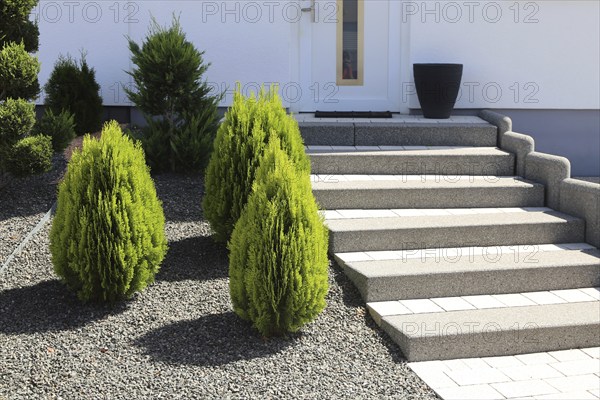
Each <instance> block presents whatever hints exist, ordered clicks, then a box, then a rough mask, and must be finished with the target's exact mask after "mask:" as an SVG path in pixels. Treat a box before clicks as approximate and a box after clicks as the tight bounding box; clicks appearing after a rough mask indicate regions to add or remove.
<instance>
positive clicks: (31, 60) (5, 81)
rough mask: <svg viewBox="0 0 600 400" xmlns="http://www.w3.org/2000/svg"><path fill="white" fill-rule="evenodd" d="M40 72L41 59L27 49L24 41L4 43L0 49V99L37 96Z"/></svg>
mask: <svg viewBox="0 0 600 400" xmlns="http://www.w3.org/2000/svg"><path fill="white" fill-rule="evenodd" d="M0 35H2V32H0ZM39 72H40V62H39V60H38V59H37V57H34V56H32V55H31V54H29V53H28V52H27V50H25V45H24V44H23V43H15V42H7V43H4V45H3V46H2V49H1V50H0V100H5V99H7V98H13V99H25V100H31V99H34V98H35V97H37V95H38V93H39V92H40V84H39V82H38V77H37V76H38V74H39Z"/></svg>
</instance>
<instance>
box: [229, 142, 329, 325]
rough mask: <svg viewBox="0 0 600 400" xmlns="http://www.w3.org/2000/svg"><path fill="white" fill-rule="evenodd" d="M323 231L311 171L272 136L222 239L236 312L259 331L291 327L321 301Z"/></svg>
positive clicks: (309, 315)
mask: <svg viewBox="0 0 600 400" xmlns="http://www.w3.org/2000/svg"><path fill="white" fill-rule="evenodd" d="M327 243H328V232H327V229H326V228H325V226H324V224H323V219H322V217H321V216H320V215H319V214H318V209H317V204H316V202H315V199H314V197H313V194H312V190H311V184H310V177H309V175H308V174H306V173H304V172H301V171H298V170H296V168H295V165H294V164H293V163H292V162H291V161H290V159H289V158H288V156H287V155H286V153H285V152H284V151H283V150H282V149H281V147H280V141H279V138H277V137H273V138H272V139H271V141H270V142H269V146H268V148H267V150H266V151H265V155H264V157H263V158H262V160H261V164H260V167H259V169H258V171H257V172H256V180H255V182H254V185H253V191H252V194H251V195H250V197H249V199H248V203H247V205H246V207H245V208H244V210H243V211H242V214H241V216H240V218H239V220H238V222H237V223H236V225H235V229H234V230H233V233H232V235H231V241H230V242H229V249H230V251H231V252H230V256H229V279H230V283H229V285H230V294H231V300H232V303H233V308H234V310H235V312H236V313H237V314H238V315H239V316H240V317H242V318H244V319H248V320H250V321H252V323H253V325H254V326H255V327H256V328H257V329H258V330H259V331H260V332H261V333H262V334H263V335H264V336H272V335H279V334H282V333H285V332H295V331H297V330H298V329H299V328H300V327H302V325H304V324H305V323H307V322H309V321H311V320H313V319H314V318H315V317H316V316H317V315H318V314H319V313H320V312H321V311H322V310H323V308H324V307H325V296H326V294H327V289H328V278H327V275H328V265H329V263H328V258H327Z"/></svg>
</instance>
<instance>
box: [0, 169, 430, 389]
mask: <svg viewBox="0 0 600 400" xmlns="http://www.w3.org/2000/svg"><path fill="white" fill-rule="evenodd" d="M34 179H36V178H34ZM155 180H156V186H157V190H158V194H159V197H160V198H161V200H162V201H163V207H164V210H165V216H166V220H167V223H166V234H167V238H168V241H169V247H170V248H169V252H168V253H167V257H166V259H165V261H164V263H163V265H162V267H161V270H160V272H159V273H158V275H157V276H156V283H154V284H153V285H151V286H149V287H148V288H147V289H146V290H144V291H143V292H141V293H137V294H135V295H134V296H133V298H132V299H131V300H130V301H125V302H122V303H117V305H115V306H114V307H112V308H111V307H110V306H98V305H82V304H81V302H80V301H79V300H78V299H77V298H76V296H75V295H74V294H73V293H72V292H70V291H68V290H67V289H66V287H64V286H63V285H62V284H61V283H60V282H59V281H58V279H57V278H56V276H55V275H54V272H53V270H52V263H51V259H50V253H49V250H48V244H49V243H48V232H49V230H50V224H47V225H46V226H45V227H44V229H42V230H41V231H40V232H39V233H38V234H36V235H35V236H34V238H33V239H32V241H31V242H29V244H28V245H27V246H26V248H25V249H24V251H23V252H22V253H21V254H20V255H19V256H18V257H17V258H16V259H15V260H14V261H13V263H12V264H11V265H10V266H9V268H7V269H6V270H5V271H3V272H2V273H1V274H0V343H1V344H0V398H4V397H5V398H8V399H12V398H27V399H32V398H55V397H57V398H65V399H67V398H69V399H70V398H86V399H95V398H107V399H113V398H115V399H116V398H128V399H132V398H153V399H154V398H164V399H172V398H223V397H232V398H248V397H252V398H384V397H391V398H407V399H428V398H430V399H433V398H436V397H435V394H434V393H433V391H431V390H430V389H428V388H427V386H425V384H424V383H423V382H422V381H420V379H419V378H417V377H416V375H415V374H414V373H413V372H412V371H410V370H409V368H408V367H407V365H406V363H405V362H404V361H403V360H402V356H401V353H400V351H399V349H398V347H397V346H396V345H395V344H393V343H392V342H391V340H389V339H388V338H387V337H385V336H384V335H383V334H382V333H380V332H379V331H378V330H377V329H376V326H375V324H374V322H373V321H372V320H371V319H370V318H369V317H368V316H367V315H366V310H365V307H364V303H363V302H362V300H361V298H360V295H359V294H358V292H357V291H356V289H355V288H354V287H353V285H352V284H351V283H350V282H349V281H348V280H347V278H346V277H345V276H344V274H343V273H342V271H340V270H339V269H338V267H336V266H333V265H331V266H330V282H329V285H330V289H329V294H328V296H327V306H326V308H325V310H324V312H323V313H322V314H321V315H320V316H319V317H318V318H317V319H316V320H315V321H314V322H313V323H310V324H308V325H306V326H305V327H304V328H302V329H301V330H300V332H299V333H296V334H290V335H288V336H287V337H274V338H270V339H266V340H265V339H263V338H261V336H260V334H259V333H258V332H257V330H256V329H254V328H252V326H251V325H250V323H248V322H245V321H243V320H242V319H240V318H239V317H238V316H237V315H235V314H234V312H233V311H232V307H231V303H230V296H229V285H228V278H227V276H228V259H227V251H226V249H225V247H224V245H222V244H216V243H215V242H214V241H213V240H212V239H211V238H210V231H209V225H208V223H207V222H206V221H205V220H204V219H203V216H202V212H201V207H200V204H201V198H202V192H203V186H202V180H201V178H200V177H199V176H178V175H159V176H157V177H155ZM11 185H12V186H11V187H14V185H15V183H13V184H11ZM25 186H28V185H25ZM7 189H10V188H7ZM23 190H25V189H23ZM27 190H29V189H27ZM35 192H36V190H33V189H32V193H35ZM0 196H2V197H1V198H2V199H3V200H4V199H5V198H6V196H7V193H6V192H5V190H3V191H2V192H0ZM32 196H33V194H31V195H30V196H25V198H22V197H19V198H12V200H11V203H18V202H21V203H22V205H21V207H24V206H23V202H27V203H25V204H29V202H30V200H31V203H32V206H31V207H32V208H33V209H35V210H37V208H35V207H38V208H39V212H38V213H42V214H43V212H45V211H46V210H47V208H49V204H48V201H47V200H45V198H42V199H41V200H40V201H39V204H36V206H35V207H33V203H35V202H34V201H33V199H31V197H32ZM2 204H3V207H2V212H3V213H6V212H7V211H6V209H5V206H4V204H5V203H4V202H3V203H2ZM50 204H51V201H50ZM10 206H11V207H14V208H15V209H17V204H10ZM2 215H4V214H2ZM7 223H8V222H7V221H6V220H3V222H2V224H3V225H5V224H7ZM34 224H35V223H34ZM3 237H4V236H3ZM3 241H4V240H3Z"/></svg>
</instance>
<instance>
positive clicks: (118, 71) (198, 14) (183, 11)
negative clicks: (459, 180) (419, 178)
mask: <svg viewBox="0 0 600 400" xmlns="http://www.w3.org/2000/svg"><path fill="white" fill-rule="evenodd" d="M364 3H365V4H364V18H365V22H364V40H365V50H364V53H365V55H364V58H365V61H364V70H365V81H364V85H363V86H360V87H337V86H336V85H335V45H336V35H335V25H336V18H337V16H336V14H335V10H336V1H335V0H316V2H315V9H316V10H317V13H316V15H315V22H313V21H312V20H311V13H309V12H301V11H300V8H301V7H310V5H311V4H310V1H306V2H304V1H303V2H298V1H287V0H285V1H268V0H265V1H232V0H228V1H167V0H164V1H153V0H146V1H132V2H126V1H118V2H117V1H111V0H108V1H83V2H79V1H47V0H41V1H40V4H39V6H38V8H37V9H36V10H35V14H36V17H37V18H38V19H39V24H40V32H41V35H40V43H41V45H40V52H39V58H40V60H41V62H42V71H41V74H40V81H41V83H42V84H43V83H44V82H45V81H46V79H47V77H48V76H49V74H50V72H51V70H52V67H53V64H54V62H55V60H56V59H57V57H58V55H59V54H60V53H62V54H65V53H70V54H72V55H74V56H77V55H78V54H79V52H80V50H81V49H85V51H86V52H87V59H88V62H89V64H90V65H91V66H93V67H94V68H95V69H96V73H97V79H98V81H99V83H100V84H101V86H102V96H103V98H104V104H105V105H129V102H128V100H127V98H126V96H125V95H124V94H123V92H122V90H121V85H123V84H125V85H126V84H128V83H129V77H128V75H127V74H125V72H124V71H125V70H128V69H129V68H130V62H129V52H128V49H127V42H126V39H125V37H126V36H131V37H132V38H134V39H135V40H137V41H141V40H142V38H143V37H144V35H145V34H146V32H147V28H148V22H149V19H150V15H153V16H154V17H155V18H156V19H157V20H158V21H159V22H160V23H162V24H168V23H169V22H170V19H171V15H172V14H173V13H175V14H177V15H180V18H181V23H182V26H183V28H184V30H185V32H186V33H187V35H188V38H189V39H190V40H192V41H193V42H194V43H195V44H196V45H197V47H198V48H199V49H202V50H205V51H206V54H205V58H206V59H207V60H208V61H210V62H211V63H212V66H211V67H210V69H209V71H208V75H207V80H208V81H210V82H211V83H212V84H214V86H215V88H217V87H218V88H219V89H220V90H225V89H227V88H229V89H231V88H233V86H234V85H235V82H236V81H239V82H241V83H242V85H243V86H244V87H245V88H246V89H247V90H248V91H249V90H255V88H256V87H258V86H259V85H260V84H263V83H269V82H278V83H279V84H280V87H281V90H282V97H283V99H284V100H286V102H287V105H289V106H290V108H291V109H292V110H294V111H311V110H313V109H338V110H341V109H357V108H360V109H362V110H366V109H369V107H368V105H369V104H371V105H372V107H371V108H373V109H378V108H381V109H391V110H392V111H400V112H408V110H409V108H418V101H417V99H416V95H415V94H414V86H413V84H412V63H414V62H458V63H463V64H464V74H463V83H462V89H461V94H460V97H459V100H458V102H457V108H469V109H472V108H497V109H498V108H500V109H502V108H509V109H580V110H581V109H599V108H600V90H599V88H600V77H599V73H598V69H599V66H600V53H599V52H600V50H599V49H600V39H599V38H600V30H599V18H598V16H599V13H600V2H596V1H537V2H531V1H495V2H494V1H482V2H479V1H457V2H451V1H399V0H365V2H364ZM231 98H232V96H231V94H228V95H226V96H225V98H224V100H223V103H222V105H227V104H229V103H230V101H231ZM361 100H362V102H361ZM42 101H43V99H40V102H42Z"/></svg>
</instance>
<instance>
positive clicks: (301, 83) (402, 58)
mask: <svg viewBox="0 0 600 400" xmlns="http://www.w3.org/2000/svg"><path fill="white" fill-rule="evenodd" d="M297 1H298V5H299V7H302V8H305V7H310V6H311V1H310V0H297ZM314 1H315V6H316V7H318V6H319V5H318V3H319V2H321V3H323V2H336V0H314ZM364 1H365V4H364V7H365V9H366V8H367V7H368V3H369V2H370V1H387V2H388V4H389V14H388V18H389V32H388V37H389V40H388V49H387V51H388V85H387V90H388V92H387V99H388V101H389V103H390V108H391V109H390V110H389V111H392V112H400V113H402V114H408V112H409V102H408V97H409V96H408V95H407V94H410V92H411V91H412V87H413V86H414V85H413V84H412V81H413V79H412V70H411V68H410V66H411V61H410V58H409V57H410V47H409V46H410V40H409V39H410V38H409V34H410V26H409V23H410V19H408V20H407V21H403V20H402V11H401V10H402V1H399V0H364ZM312 23H313V22H312V21H311V13H309V12H305V13H303V15H302V17H301V19H300V21H299V22H297V23H292V24H290V29H291V49H290V76H291V79H292V82H294V84H295V86H297V87H298V88H301V90H302V93H301V95H300V96H299V100H298V101H296V102H293V103H290V104H289V109H290V111H292V112H295V113H299V112H313V111H314V109H313V107H308V106H307V105H308V104H310V100H309V97H310V92H309V91H308V88H309V86H310V84H311V82H312V79H311V78H312V77H311V75H312V73H311V67H310V66H311V65H312V64H311V62H312V60H311V58H312V39H311V35H310V32H311V31H310V30H309V29H310V26H311V24H312ZM364 29H365V31H364V35H367V34H368V32H367V29H369V27H368V26H365V28H364ZM332 40H336V41H337V37H333V38H332ZM302 63H305V64H304V65H307V66H308V67H306V68H302V65H303V64H302ZM331 81H333V82H335V81H336V71H335V70H334V71H332V79H331ZM342 110H344V107H343V106H340V111H342ZM354 111H355V110H354ZM362 111H364V110H362Z"/></svg>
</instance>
